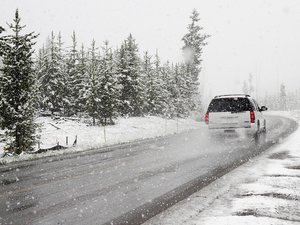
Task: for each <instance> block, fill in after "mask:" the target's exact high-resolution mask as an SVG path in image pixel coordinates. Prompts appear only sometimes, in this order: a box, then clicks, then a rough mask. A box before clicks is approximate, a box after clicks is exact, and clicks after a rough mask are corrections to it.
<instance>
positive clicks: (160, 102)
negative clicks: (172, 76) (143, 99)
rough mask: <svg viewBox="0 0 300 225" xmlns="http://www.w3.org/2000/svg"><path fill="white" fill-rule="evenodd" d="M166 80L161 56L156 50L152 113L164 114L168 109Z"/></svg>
mask: <svg viewBox="0 0 300 225" xmlns="http://www.w3.org/2000/svg"><path fill="white" fill-rule="evenodd" d="M165 82H166V80H164V79H163V70H162V67H161V62H160V58H159V56H158V53H157V52H156V54H155V57H154V70H153V78H152V96H151V99H150V100H151V103H152V108H151V110H152V113H153V114H154V115H164V114H165V112H166V110H167V98H168V97H167V95H168V90H167V89H166V83H165Z"/></svg>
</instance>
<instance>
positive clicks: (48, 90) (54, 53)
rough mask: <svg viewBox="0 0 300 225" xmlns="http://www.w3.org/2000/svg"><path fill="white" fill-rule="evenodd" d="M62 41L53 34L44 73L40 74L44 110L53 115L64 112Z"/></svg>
mask: <svg viewBox="0 0 300 225" xmlns="http://www.w3.org/2000/svg"><path fill="white" fill-rule="evenodd" d="M61 45H62V43H61V41H59V42H57V41H56V38H55V36H54V33H53V32H52V33H51V36H50V39H49V41H48V45H47V48H46V50H45V54H44V56H43V64H44V66H43V71H41V72H40V77H41V78H40V83H41V93H42V98H43V103H42V105H43V106H44V109H47V110H50V111H51V113H54V112H59V113H61V112H62V110H63V106H64V105H63V93H64V77H63V76H64V74H63V71H62V70H63V68H62V65H63V64H62V52H61V48H62V47H61Z"/></svg>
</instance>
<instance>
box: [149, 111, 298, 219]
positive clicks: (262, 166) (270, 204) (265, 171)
mask: <svg viewBox="0 0 300 225" xmlns="http://www.w3.org/2000/svg"><path fill="white" fill-rule="evenodd" d="M284 114H285V116H287V117H290V118H294V119H295V120H296V121H298V123H299V122H300V111H295V112H290V113H288V112H285V113H284ZM175 224H183V225H192V224H193V225H200V224H201V225H213V224H223V225H234V224H248V225H294V224H300V130H299V129H298V130H297V131H296V132H294V133H293V134H292V135H291V136H289V137H288V138H286V139H285V140H282V141H280V143H278V144H277V145H275V146H273V147H271V148H270V149H268V150H267V151H266V152H264V153H263V154H261V155H259V156H257V157H255V158H253V159H251V160H250V161H249V162H247V163H245V164H244V165H242V166H240V167H239V168H237V169H235V170H233V171H231V172H230V173H228V174H226V175H224V176H223V177H222V178H221V179H218V180H217V181H214V182H213V183H211V184H210V185H208V186H206V187H205V188H203V189H201V190H200V191H199V192H196V193H195V194H193V195H191V196H190V197H189V198H187V199H185V200H184V201H182V202H180V203H178V204H177V205H174V206H173V207H171V208H169V209H168V210H166V211H164V212H162V213H161V214H159V215H157V216H156V217H153V218H152V219H150V220H149V221H147V222H146V223H145V225H175Z"/></svg>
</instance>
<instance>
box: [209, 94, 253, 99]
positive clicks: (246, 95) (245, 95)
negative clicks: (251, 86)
mask: <svg viewBox="0 0 300 225" xmlns="http://www.w3.org/2000/svg"><path fill="white" fill-rule="evenodd" d="M227 96H244V97H249V98H250V95H248V94H230V95H216V96H215V97H214V98H220V97H227Z"/></svg>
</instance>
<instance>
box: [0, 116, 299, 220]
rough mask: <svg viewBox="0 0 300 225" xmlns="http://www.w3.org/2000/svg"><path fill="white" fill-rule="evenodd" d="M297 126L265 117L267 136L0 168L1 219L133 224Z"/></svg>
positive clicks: (186, 137) (130, 147) (174, 142)
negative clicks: (256, 140)
mask: <svg viewBox="0 0 300 225" xmlns="http://www.w3.org/2000/svg"><path fill="white" fill-rule="evenodd" d="M296 127H297V125H296V123H295V122H294V121H292V120H289V119H286V118H283V117H275V116H269V117H268V133H267V136H266V140H265V139H264V137H262V138H261V139H260V140H259V141H258V142H255V141H254V139H251V138H248V137H244V136H240V135H238V134H233V135H227V134H226V135H221V136H217V137H214V138H212V139H211V138H209V134H208V130H207V129H206V128H203V129H200V130H195V131H192V132H189V133H184V134H180V135H175V136H171V137H168V138H159V139H156V140H150V141H149V140H147V141H140V142H135V143H132V144H125V145H119V146H114V147H110V148H107V149H101V150H93V151H88V152H85V153H76V154H72V155H67V156H57V157H50V158H44V159H39V160H34V161H29V162H20V163H15V164H10V165H4V166H0V224H1V225H3V224H13V225H18V224H22V225H23V224H43V225H47V224H51V225H52V224H72V225H76V224H85V225H89V224H105V223H107V224H110V223H111V222H112V221H113V224H140V223H142V222H143V221H145V220H147V219H149V218H150V217H151V216H154V215H155V214H157V213H159V212H161V211H162V210H164V209H166V208H168V207H169V206H171V205H173V204H175V203H176V202H178V201H180V200H182V199H184V198H186V197H187V196H189V195H190V194H192V193H194V192H195V191H198V190H200V189H201V188H202V187H203V186H205V185H207V184H208V183H210V182H211V181H213V180H215V179H217V178H218V177H220V176H222V175H223V174H225V173H227V172H228V171H230V170H231V169H233V168H235V167H237V166H238V165H240V164H242V163H243V162H245V161H247V160H248V159H249V158H250V157H253V156H254V155H257V154H259V153H260V152H261V151H263V150H265V149H267V148H268V147H270V146H271V145H272V144H274V143H276V142H277V141H278V139H280V138H281V137H283V136H286V135H288V134H289V133H291V132H292V131H293V130H294V129H295V128H296Z"/></svg>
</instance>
